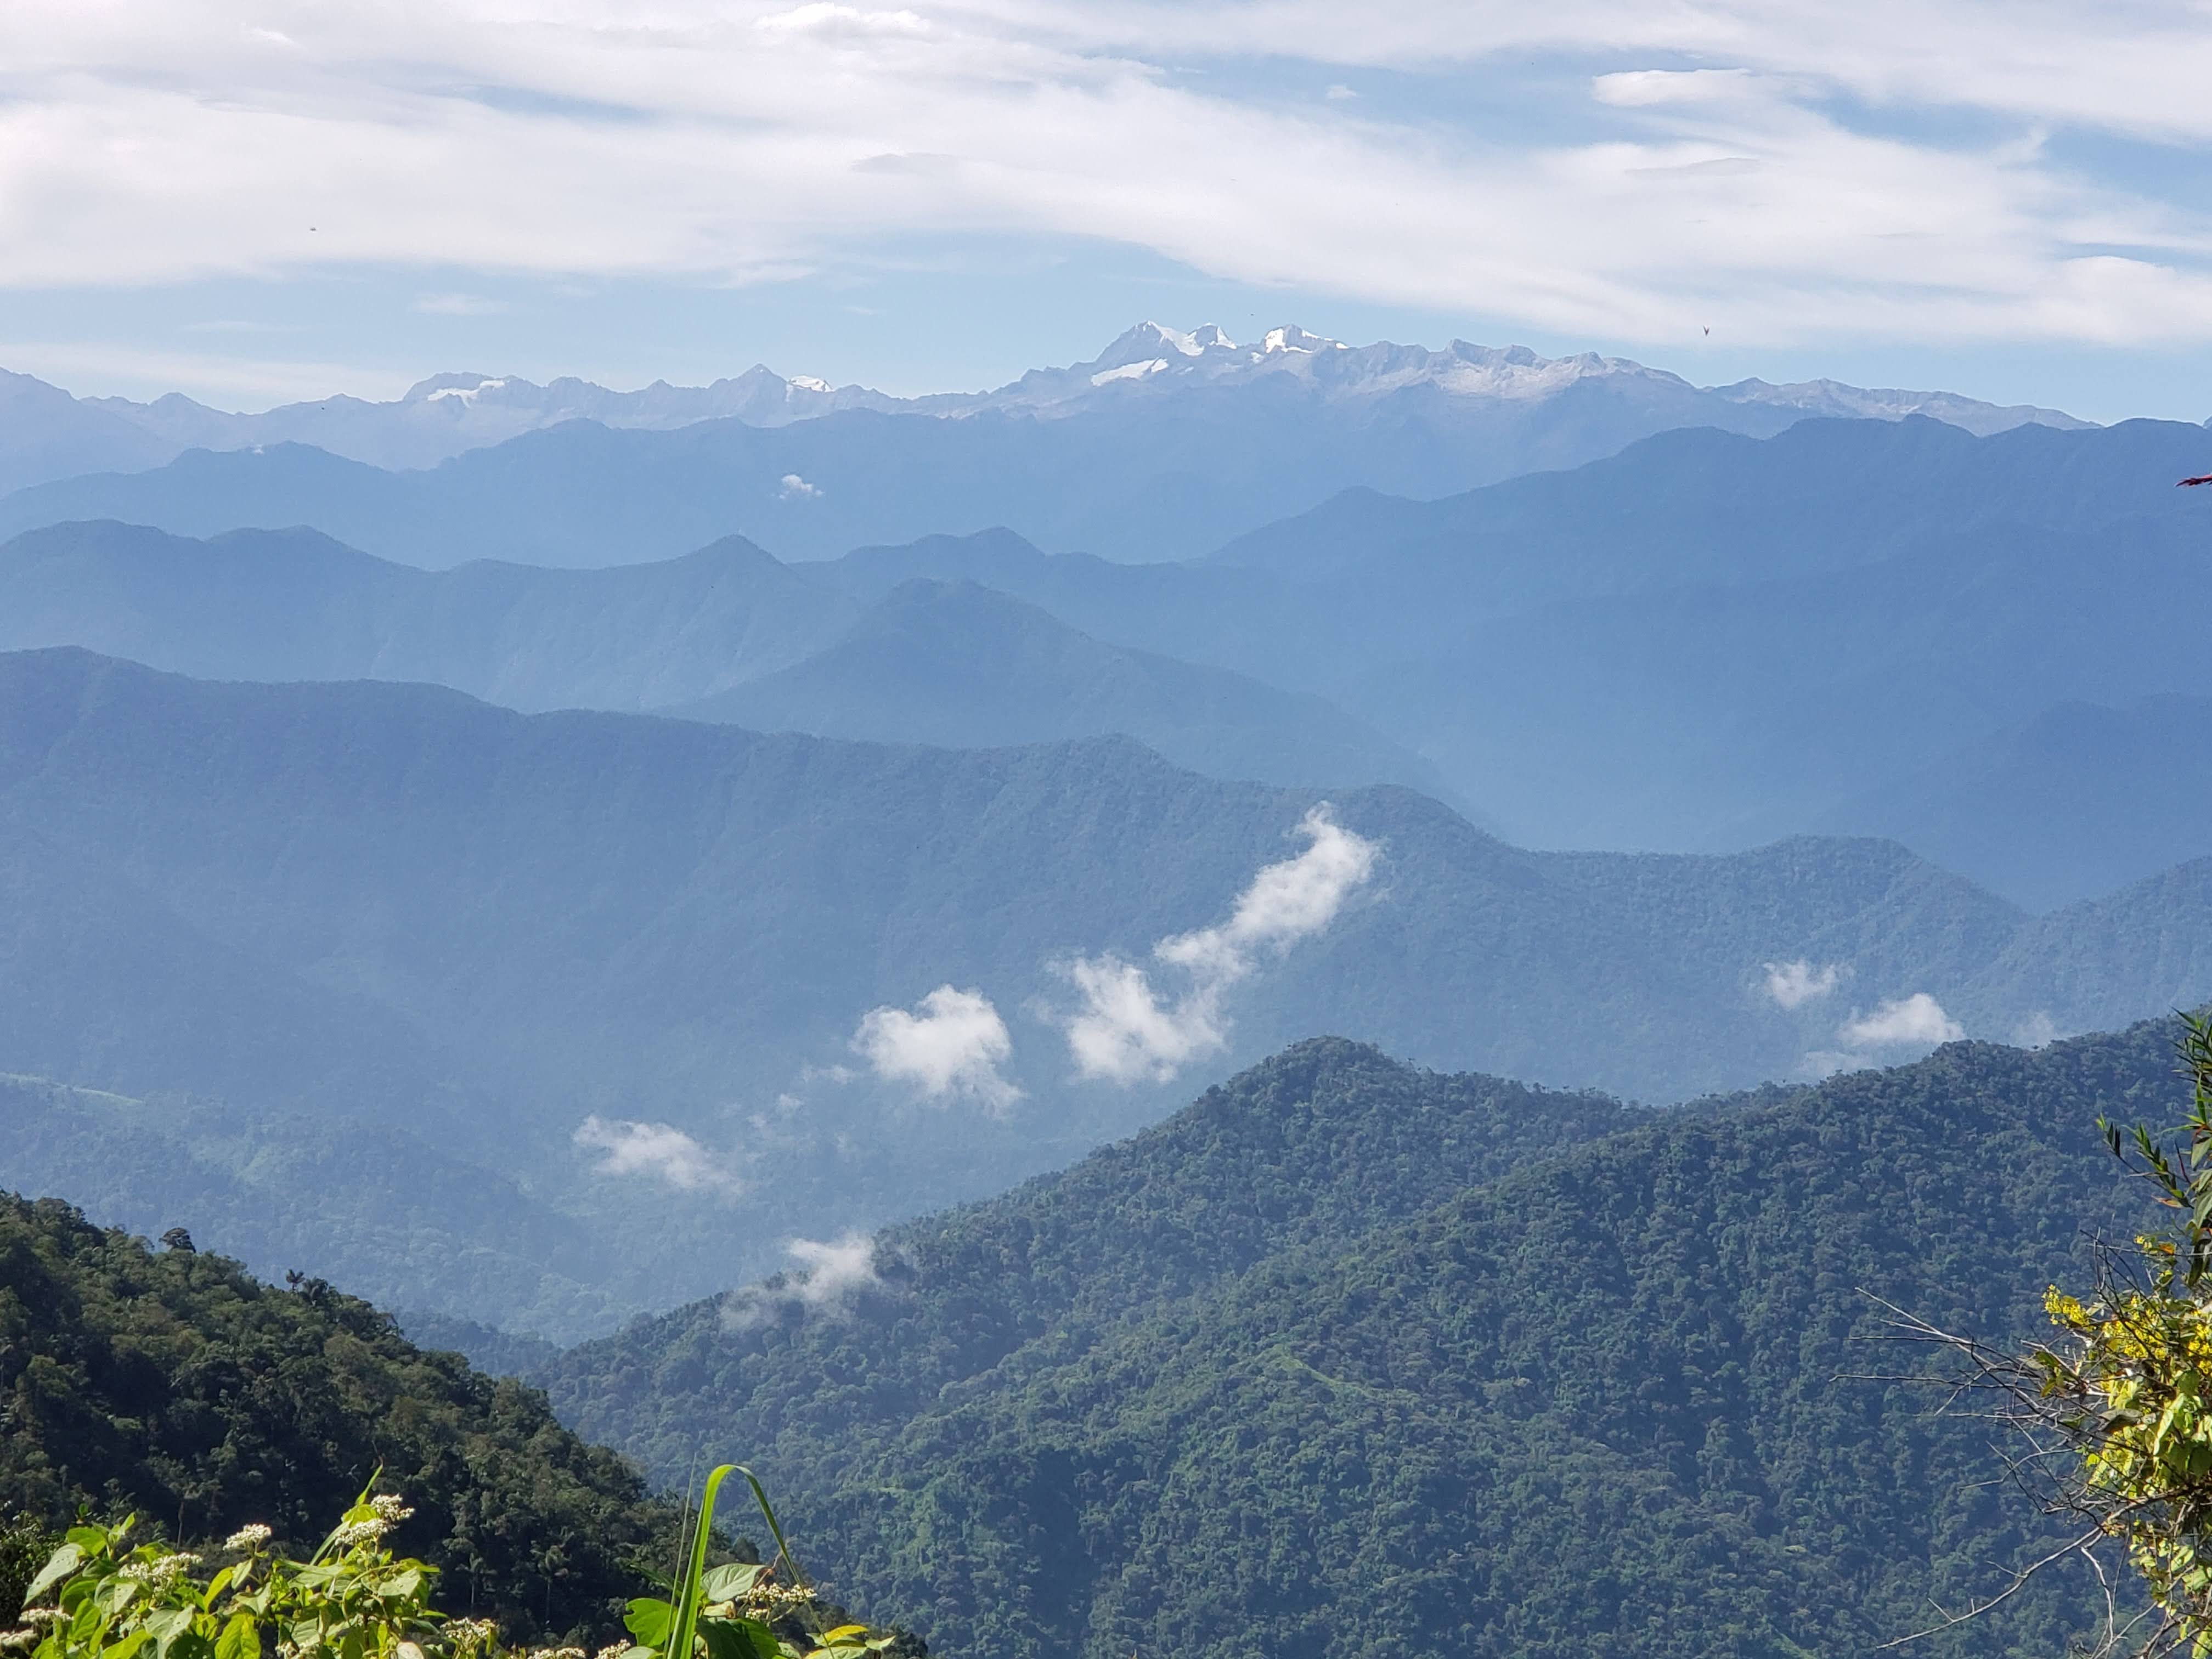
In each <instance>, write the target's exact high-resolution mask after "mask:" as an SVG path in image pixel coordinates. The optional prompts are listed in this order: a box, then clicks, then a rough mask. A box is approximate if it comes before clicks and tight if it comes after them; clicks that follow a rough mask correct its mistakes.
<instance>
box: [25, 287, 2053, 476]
mask: <svg viewBox="0 0 2212 1659" xmlns="http://www.w3.org/2000/svg"><path fill="white" fill-rule="evenodd" d="M1599 389H1601V390H1602V391H1603V392H1604V394H1605V395H1606V396H1607V398H1608V399H1609V400H1610V401H1611V402H1612V403H1613V404H1615V405H1617V406H1618V407H1619V409H1620V412H1621V414H1622V415H1623V416H1626V418H1628V419H1629V420H1630V422H1631V423H1632V424H1640V425H1642V426H1643V427H1644V428H1646V429H1650V430H1658V429H1662V428H1665V427H1668V426H1677V425H1683V424H1717V425H1729V426H1731V427H1735V426H1738V425H1741V424H1743V419H1742V418H1739V417H1738V416H1733V415H1731V414H1730V413H1729V411H1731V410H1741V411H1742V412H1743V417H1745V418H1747V419H1748V422H1749V424H1748V426H1747V427H1746V429H1755V430H1767V429H1771V428H1778V426H1780V425H1786V424H1788V423H1789V422H1790V421H1791V420H1793V419H1796V418H1802V417H1803V416H1854V417H1861V418H1875V419H1881V420H1900V419H1903V418H1905V416H1911V415H1926V416H1933V417H1934V418H1936V419H1937V420H1941V421H1944V422H1948V423H1949V424H1951V425H1954V426H1959V427H1963V428H1966V430H1968V431H1971V432H1973V433H1976V434H1978V435H1984V436H1986V435H1989V434H1990V433H1995V432H2002V431H2005V430H2007V429H2008V428H2012V427H2015V426H2021V425H2025V424H2028V423H2031V422H2033V423H2037V424H2041V425H2046V426H2055V427H2067V428H2072V427H2080V426H2084V425H2087V424H2088V422H2081V421H2077V420H2075V418H2074V417H2073V416H2069V415H2066V414H2064V413H2063V412H2061V411H2059V410H2050V409H2040V408H2034V407H2031V406H2027V405H2015V406H2012V407H2000V406H1998V405H1996V404H1987V403H1982V402H1979V401H1978V400H1976V399H1974V398H1965V397H1960V396H1959V395H1957V394H1955V393H1953V392H1909V391H1898V390H1888V389H1869V388H1865V387H1860V386H1847V385H1844V384H1843V383H1841V382H1838V381H1834V380H1811V381H1807V382H1803V383H1802V384H1797V385H1791V386H1774V385H1770V384H1769V383H1767V382H1765V381H1764V380H1744V381H1740V382H1738V383H1736V384H1735V385H1734V386H1713V387H1699V386H1696V385H1695V384H1693V383H1692V382H1691V381H1689V380H1685V379H1684V378H1683V377H1682V376H1680V375H1679V374H1673V373H1670V372H1669V371H1668V370H1665V369H1659V368H1650V367H1648V366H1647V365H1645V364H1643V363H1638V362H1632V361H1631V360H1629V359H1627V358H1623V357H1607V356H1600V355H1598V354H1597V353H1595V352H1582V353H1577V354H1576V355H1575V356H1566V357H1544V356H1539V355H1537V354H1536V353H1535V352H1534V351H1532V350H1530V349H1528V347H1526V346H1506V347H1502V348H1501V347H1493V346H1483V345H1476V344H1473V343H1469V342H1468V341H1465V340H1455V341H1453V342H1451V343H1449V345H1447V346H1445V347H1443V349H1437V350H1431V349H1429V348H1427V347H1425V346H1419V345H1401V344H1397V343H1393V342H1390V341H1378V342H1376V343H1373V344H1370V345H1352V344H1348V343H1346V342H1344V341H1341V340H1334V339H1330V338H1328V337H1326V336H1323V335H1319V334H1315V333H1312V332H1310V331H1308V330H1306V329H1304V328H1300V327H1298V326H1297V325H1295V324H1285V325H1282V326H1280V327H1277V328H1272V329H1269V330H1267V331H1266V332H1265V333H1264V334H1262V335H1261V337H1260V338H1259V339H1258V340H1257V341H1256V342H1254V343H1244V344H1240V343H1237V341H1235V340H1233V339H1231V337H1230V336H1229V335H1228V333H1227V332H1226V331H1224V330H1223V329H1221V328H1219V327H1218V326H1217V325H1212V324H1207V325H1204V326H1202V327H1200V328H1195V329H1192V330H1190V331H1188V332H1186V331H1182V330H1178V329H1174V328H1169V327H1166V326H1164V325H1161V324H1158V323H1155V322H1145V323H1140V324H1139V325H1137V326H1135V327H1134V328H1132V329H1129V330H1127V331H1125V332H1124V333H1123V334H1121V336H1120V337H1118V338H1117V339H1115V341H1114V342H1113V343H1111V344H1109V345H1108V346H1107V347H1106V349H1104V350H1103V351H1102V352H1100V353H1099V354H1098V356H1096V357H1094V358H1091V360H1090V361H1088V362H1078V363H1071V364H1068V365H1066V367H1063V368H1035V369H1031V370H1030V371H1029V372H1028V373H1027V374H1023V375H1022V376H1020V377H1019V378H1018V379H1017V380H1012V381H1010V382H1008V383H1007V384H1006V385H1004V386H998V387H995V388H993V389H990V390H986V391H979V392H939V393H935V394H932V395H929V396H925V397H919V398H896V397H892V396H890V394H888V393H885V392H878V391H875V390H873V389H872V388H870V387H867V386H857V385H854V386H831V385H830V384H829V382H828V381H827V380H822V379H819V378H818V377H816V376H813V375H805V374H800V375H782V374H776V373H775V371H773V370H772V369H770V368H768V367H767V366H765V365H764V364H756V365H754V366H753V367H752V368H749V369H747V370H746V371H745V372H744V374H738V375H734V376H731V377H728V378H726V379H722V380H715V381H714V382H712V383H711V384H709V385H707V386H671V385H669V384H668V383H667V382H666V381H665V380H655V381H654V382H653V384H652V385H650V386H643V387H641V388H639V389H638V390H635V391H631V392H618V391H615V390H612V389H611V388H609V387H606V386H599V385H596V384H594V383H592V381H589V380H580V379H578V378H575V377H574V376H562V377H561V378H559V379H557V380H553V381H551V382H550V384H547V385H544V386H540V385H538V384H537V383H536V382H534V381H531V380H525V379H523V378H522V377H520V376H519V375H492V374H435V375H432V376H430V377H429V378H428V379H427V380H422V381H419V382H417V383H416V385H414V386H410V388H409V389H408V390H407V392H405V393H404V395H403V396H401V397H400V398H397V399H394V400H392V401H390V402H374V401H370V400H368V399H365V398H354V397H348V396H343V395H341V396H336V397H331V398H322V399H319V400H318V401H314V402H307V403H295V404H284V405H282V406H280V407H278V408H275V409H270V410H264V411H261V412H258V413H236V412H233V411H229V410H219V409H212V408H210V407H209V406H207V405H206V404H201V403H197V402H195V401H194V400H193V399H191V398H187V397H185V396H183V395H182V394H180V393H177V392H171V393H169V394H167V396H164V397H161V398H155V400H153V401H152V402H150V403H138V402H134V401H132V400H131V399H130V398H73V397H71V396H70V394H69V393H67V392H64V391H62V390H61V389H59V388H58V387H55V386H50V385H48V384H46V382H44V381H41V380H34V379H33V378H32V377H30V376H28V375H17V374H5V373H4V372H0V488H8V489H12V488H20V487H21V486H22V485H24V484H27V483H40V482H44V481H46V480H49V479H54V478H61V477H70V476H73V475H77V474H82V473H87V472H95V471H140V470H143V468H145V467H148V466H152V465H161V464H162V463H163V462H166V461H167V460H170V459H174V458H175V457H176V456H177V455H179V454H181V453H185V451H187V450H192V449H209V450H242V449H252V448H256V447H262V446H265V445H270V444H280V443H301V444H310V445H313V446H314V447H318V448H320V449H324V450H326V451H328V452H330V453H332V454H335V455H340V456H344V457H346V458H348V459H352V460H357V461H363V462H367V463H368V464H369V465H374V466H380V467H385V468H388V469H411V468H420V467H428V466H435V465H438V464H439V463H440V462H441V461H445V460H449V459H452V458H453V457H454V456H456V455H459V454H462V453H466V452H467V451H470V450H473V449H481V448H485V447H489V446H491V445H494V444H498V443H503V442H505V441H507V440H508V439H511V438H515V437H520V436H521V435H524V434H526V433H529V432H534V431H538V430H541V429H543V428H547V427H552V426H557V425H560V424H561V423H562V422H568V421H578V420H582V421H593V422H598V423H599V424H600V425H602V426H607V427H617V428H635V429H645V430H655V431H665V430H671V429H673V428H679V427H685V426H690V425H694V424H696V423H697V422H702V421H714V420H737V421H741V422H744V423H745V424H746V425H748V426H753V427H760V428H776V427H783V426H788V425H791V424H793V423H794V422H800V421H806V420H811V419H814V418H817V417H818V416H824V415H831V414H836V413H839V412H841V411H843V410H876V411H878V412H881V413H884V414H916V415H932V416H945V417H952V418H957V417H960V416H976V415H985V414H1003V415H1015V416H1030V417H1031V418H1035V419H1048V420H1049V419H1060V418H1066V417H1068V416H1079V415H1088V414H1093V413H1098V412H1109V413H1113V412H1123V413H1143V412H1146V411H1148V410H1151V409H1152V408H1154V407H1157V406H1161V405H1164V404H1167V403H1169V402H1170V401H1172V400H1176V399H1178V398H1200V399H1203V400H1204V401H1205V404H1206V414H1207V415H1208V416H1209V417H1210V418H1214V419H1222V418H1230V419H1234V418H1236V416H1237V411H1238V408H1239V404H1237V399H1238V398H1259V399H1262V400H1264V401H1265V402H1266V403H1267V404H1268V405H1269V407H1270V408H1271V409H1274V410H1278V411H1279V410H1282V409H1285V408H1290V407H1304V408H1308V409H1310V410H1312V411H1313V412H1314V413H1316V414H1317V415H1322V416H1326V417H1328V418H1329V419H1331V420H1334V421H1345V420H1349V421H1351V422H1353V423H1354V424H1360V423H1364V422H1367V421H1369V420H1370V419H1376V418H1383V417H1387V416H1397V415H1400V414H1402V413H1407V412H1411V413H1418V414H1422V415H1425V416H1431V417H1442V418H1444V419H1445V420H1447V421H1448V422H1451V423H1453V424H1454V425H1455V426H1457V427H1459V428H1462V429H1465V430H1470V431H1471V430H1472V428H1469V427H1468V422H1475V423H1477V424H1480V423H1481V422H1484V421H1486V420H1487V419H1488V418H1490V417H1491V416H1499V417H1504V416H1508V415H1510V412H1511V410H1514V409H1516V408H1519V409H1522V410H1534V409H1536V408H1538V407H1540V406H1541V405H1544V404H1547V403H1549V402H1551V401H1552V400H1553V399H1557V398H1564V397H1568V396H1571V395H1575V394H1577V393H1578V392H1579V393H1583V394H1585V395H1587V393H1588V392H1590V391H1594V390H1599ZM1246 406H1249V407H1251V408H1252V409H1253V410H1255V415H1256V413H1257V407H1258V406H1257V405H1246ZM1638 411H1640V413H1638ZM1611 447H1617V445H1613V446H1611Z"/></svg>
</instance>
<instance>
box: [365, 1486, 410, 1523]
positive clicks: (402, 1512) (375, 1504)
mask: <svg viewBox="0 0 2212 1659" xmlns="http://www.w3.org/2000/svg"><path fill="white" fill-rule="evenodd" d="M368 1506H369V1508H371V1509H373V1510H375V1511H376V1518H377V1519H378V1520H380V1521H381V1522H384V1523H385V1525H386V1526H388V1527H396V1526H398V1524H399V1523H400V1522H402V1521H404V1520H405V1519H406V1518H407V1517H408V1516H410V1515H412V1514H414V1513H415V1511H414V1510H410V1509H409V1508H408V1507H407V1502H406V1500H405V1499H404V1498H401V1497H400V1496H399V1495H398V1493H396V1492H379V1493H377V1495H376V1496H375V1497H374V1498H370V1499H369V1500H368Z"/></svg>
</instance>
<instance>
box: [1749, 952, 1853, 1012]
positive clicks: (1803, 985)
mask: <svg viewBox="0 0 2212 1659" xmlns="http://www.w3.org/2000/svg"><path fill="white" fill-rule="evenodd" d="M1761 966H1762V967H1764V968H1765V970H1766V987H1765V988H1766V994H1767V995H1768V996H1769V997H1771V998H1772V999H1773V1000H1774V1005H1775V1006H1777V1007H1778V1008H1802V1007H1803V1006H1805V1005H1806V1004H1807V1003H1808V1002H1818V1001H1819V1000H1820V999H1821V998H1822V997H1825V996H1826V995H1828V994H1830V993H1831V992H1832V991H1833V990H1834V989H1835V988H1836V987H1837V986H1838V985H1840V984H1842V983H1843V981H1844V968H1843V965H1842V964H1841V963H1833V962H1830V963H1822V964H1820V966H1819V967H1817V968H1816V967H1814V965H1813V964H1812V963H1810V962H1808V961H1807V960H1806V959H1805V958H1804V957H1798V958H1797V959H1796V961H1795V962H1769V963H1762V964H1761Z"/></svg>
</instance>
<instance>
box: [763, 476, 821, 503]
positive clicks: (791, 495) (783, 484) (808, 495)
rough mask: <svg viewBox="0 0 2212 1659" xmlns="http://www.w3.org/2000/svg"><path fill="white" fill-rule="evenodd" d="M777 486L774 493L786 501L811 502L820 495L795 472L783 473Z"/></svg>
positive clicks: (818, 491) (819, 492)
mask: <svg viewBox="0 0 2212 1659" xmlns="http://www.w3.org/2000/svg"><path fill="white" fill-rule="evenodd" d="M777 484H778V488H777V489H776V492H775V493H776V494H777V495H781V496H782V497H783V499H784V500H786V501H806V500H811V499H812V498H813V497H815V496H817V495H820V494H821V493H822V492H821V491H820V490H819V489H816V488H815V487H814V486H813V485H812V484H811V483H807V482H806V480H805V479H804V478H802V477H799V475H798V474H797V473H796V472H787V473H785V474H784V475H783V477H781V478H780V479H779V480H777Z"/></svg>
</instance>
